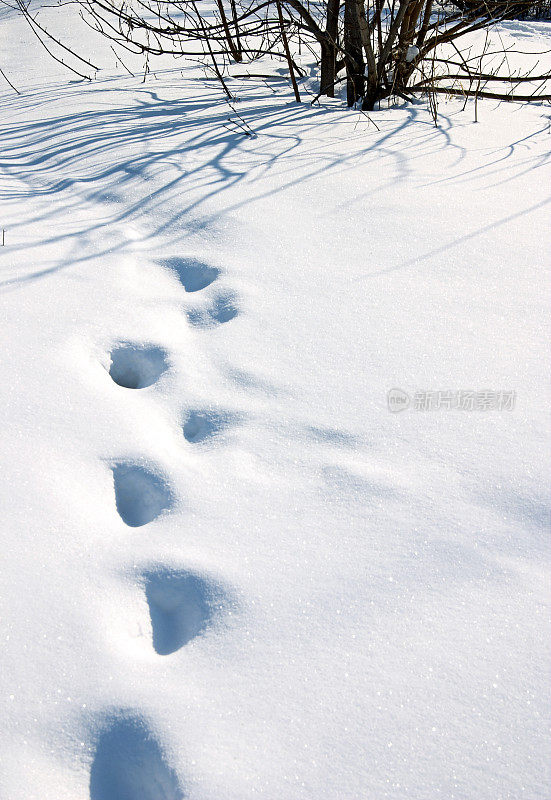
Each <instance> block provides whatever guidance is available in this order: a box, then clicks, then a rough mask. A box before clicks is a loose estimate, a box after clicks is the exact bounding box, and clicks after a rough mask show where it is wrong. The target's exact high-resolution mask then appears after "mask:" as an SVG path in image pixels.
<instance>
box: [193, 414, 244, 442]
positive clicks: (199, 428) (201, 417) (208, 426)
mask: <svg viewBox="0 0 551 800" xmlns="http://www.w3.org/2000/svg"><path fill="white" fill-rule="evenodd" d="M235 422H236V417H235V416H234V415H233V414H229V413H224V412H219V411H210V410H204V409H196V410H192V411H188V413H187V415H186V417H185V419H184V423H183V426H182V430H183V433H184V438H185V439H186V440H187V441H188V442H191V443H192V444H197V443H198V442H203V441H205V440H208V439H211V438H213V437H214V436H217V435H218V434H219V433H222V432H223V431H224V430H226V429H227V428H229V427H230V426H231V425H232V424H233V423H235Z"/></svg>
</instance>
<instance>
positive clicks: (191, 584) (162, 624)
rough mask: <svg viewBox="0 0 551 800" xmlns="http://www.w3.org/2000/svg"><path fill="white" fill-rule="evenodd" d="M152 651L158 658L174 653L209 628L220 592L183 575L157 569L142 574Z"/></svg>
mask: <svg viewBox="0 0 551 800" xmlns="http://www.w3.org/2000/svg"><path fill="white" fill-rule="evenodd" d="M143 577H144V580H145V595H146V598H147V603H148V605H149V614H150V617H151V628H152V631H153V648H154V649H155V652H156V653H158V654H159V655H161V656H167V655H170V654H171V653H174V652H176V650H179V649H180V648H181V647H183V646H184V645H185V644H187V643H188V642H189V641H191V639H193V638H194V637H195V636H197V635H198V634H199V633H200V632H201V631H202V630H203V629H204V628H205V627H206V626H207V624H208V622H209V620H210V618H211V616H212V613H213V608H214V605H215V604H217V605H219V604H220V600H221V598H222V596H223V595H222V592H221V590H220V589H219V588H218V587H217V586H216V585H215V584H213V583H211V582H208V581H206V580H204V579H203V578H201V577H200V576H198V575H195V574H193V573H191V572H186V571H176V570H172V569H168V568H163V567H160V568H159V569H157V570H150V571H148V572H146V573H144V576H143Z"/></svg>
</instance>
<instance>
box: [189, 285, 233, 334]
mask: <svg viewBox="0 0 551 800" xmlns="http://www.w3.org/2000/svg"><path fill="white" fill-rule="evenodd" d="M238 313H239V309H238V307H237V303H236V296H235V295H234V293H233V292H220V293H219V294H218V295H217V296H216V297H215V298H214V299H213V300H212V302H211V303H210V304H209V305H208V306H206V308H198V309H192V310H191V311H188V315H187V316H188V320H189V322H190V323H191V325H194V326H195V327H197V328H212V327H213V326H214V325H221V324H222V323H224V322H229V321H230V320H231V319H233V318H234V317H236V316H237V314H238Z"/></svg>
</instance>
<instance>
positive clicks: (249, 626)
mask: <svg viewBox="0 0 551 800" xmlns="http://www.w3.org/2000/svg"><path fill="white" fill-rule="evenodd" d="M518 25H519V26H520V30H521V32H520V33H519V32H518V31H516V29H515V28H514V27H512V28H511V33H510V35H511V36H514V35H517V33H518V36H519V37H521V41H522V44H523V46H524V48H525V49H526V50H536V49H538V48H539V47H541V46H542V43H544V38H543V37H544V36H545V35H546V34H545V30H544V29H543V27H542V26H541V25H540V26H537V25H536V26H532V27H530V26H529V25H528V24H526V23H522V25H520V23H519V24H518ZM68 31H69V27H68ZM70 32H71V34H74V31H73V29H72V28H71V30H70ZM74 35H76V34H74ZM83 36H85V37H89V36H90V33H89V32H86V31H85V32H84V33H83ZM83 41H86V43H87V44H88V39H85V40H83ZM0 42H1V44H0V67H1V68H2V69H3V70H4V72H5V73H6V75H7V76H8V77H9V78H10V80H11V81H12V82H13V84H14V85H15V86H16V87H17V88H18V89H19V90H20V91H21V95H16V94H15V93H14V92H13V91H12V90H11V89H10V87H9V86H8V85H7V84H6V83H5V82H1V83H0V103H1V115H0V142H1V155H0V227H1V228H3V229H4V230H5V245H4V246H3V247H1V246H0V267H1V272H0V286H1V295H0V299H1V314H2V317H1V319H2V336H3V339H2V358H1V367H0V370H1V371H0V398H1V399H0V407H1V408H2V413H3V426H2V448H1V473H2V568H1V625H2V634H1V635H2V656H1V661H2V669H1V673H0V687H1V691H0V697H1V704H2V705H1V708H2V717H1V718H2V726H1V732H0V749H1V751H2V770H1V775H0V797H1V798H2V800H180V798H184V797H185V798H190V800H248V798H255V797H264V798H267V800H383V798H392V800H438V799H439V798H442V800H505V799H507V800H519V799H520V798H526V800H548V798H549V797H550V796H551V775H550V763H549V759H548V755H549V716H550V715H549V710H550V702H549V701H550V697H549V694H550V692H549V689H550V687H551V681H550V677H551V676H550V669H549V667H550V664H551V653H550V643H551V637H550V636H549V594H550V592H549V588H550V587H549V544H548V534H549V511H548V508H549V493H548V486H547V481H548V476H549V469H550V466H551V464H550V461H551V459H550V453H549V450H550V448H549V440H550V436H549V404H550V391H549V379H548V363H549V355H550V353H549V346H548V338H549V322H548V318H549V314H548V310H549V296H548V268H549V264H550V260H551V259H550V257H549V225H550V222H551V213H550V205H549V202H550V199H551V159H550V146H551V125H550V123H551V116H550V111H549V107H548V106H547V107H546V106H543V105H541V106H534V107H531V108H527V107H521V106H518V105H514V104H511V105H509V104H501V105H500V104H496V103H493V102H485V101H484V102H482V101H481V102H479V104H478V120H479V121H478V123H476V124H475V123H474V122H473V119H474V109H473V107H472V105H467V107H466V108H465V110H462V105H463V104H462V103H461V102H450V103H446V102H441V103H440V107H439V126H438V127H437V128H436V127H435V126H434V124H433V122H432V119H431V117H430V114H429V113H428V111H427V110H426V108H425V106H424V105H422V104H421V105H412V106H407V107H406V106H404V107H402V108H399V107H395V108H389V109H383V110H380V111H378V112H375V113H374V114H372V115H371V120H370V119H367V118H366V117H364V116H363V115H361V114H358V113H356V112H348V111H346V110H344V109H343V108H342V107H341V105H340V104H339V102H338V101H333V102H328V103H326V104H325V105H324V106H323V107H320V106H314V107H312V106H311V105H310V104H309V103H308V102H305V103H304V104H303V105H302V106H298V105H296V104H294V103H293V102H292V96H291V94H290V91H289V87H288V85H287V83H286V82H285V81H270V82H269V85H268V83H267V82H263V81H261V80H260V79H252V78H251V79H248V80H247V79H235V80H232V81H231V86H232V90H233V91H234V92H235V94H236V95H237V97H238V98H239V100H238V101H237V102H236V103H235V104H234V107H233V109H232V108H230V107H229V106H228V104H227V103H226V102H225V101H224V99H223V96H222V93H221V91H220V87H219V86H218V85H217V84H216V83H215V82H213V81H211V80H206V79H205V78H204V75H203V72H202V71H201V70H199V69H198V68H196V67H193V66H190V65H186V64H183V63H178V64H177V68H176V67H175V66H174V64H173V62H170V64H169V65H166V64H165V65H163V66H162V68H159V70H158V72H156V74H152V75H150V76H148V78H147V80H146V81H145V83H141V78H136V79H133V78H131V77H130V76H129V75H128V74H127V73H125V72H124V70H122V69H121V68H120V65H116V64H115V56H114V55H113V54H112V53H110V51H109V50H108V48H105V46H104V45H102V44H101V43H95V42H94V43H90V45H89V46H90V49H91V51H92V50H93V48H97V49H96V52H95V53H93V55H94V56H95V57H98V58H100V59H103V62H102V63H103V65H104V69H103V71H102V72H100V73H98V76H97V80H96V81H95V82H92V83H90V84H89V83H85V82H76V81H75V79H74V78H73V77H71V76H70V75H68V74H67V73H66V72H63V71H62V70H61V67H60V66H59V65H57V64H55V63H54V62H53V61H50V60H49V59H48V57H47V55H46V54H43V55H42V54H41V53H40V50H39V46H38V45H37V43H36V42H33V40H32V37H31V35H30V34H29V32H28V31H27V29H26V28H25V27H24V25H23V24H22V23H21V22H19V21H17V20H16V19H15V18H14V17H13V16H11V15H10V14H9V13H8V12H7V10H4V11H3V12H2V15H1V16H0ZM102 47H103V48H104V49H103V50H102ZM542 49H543V48H542ZM0 81H1V76H0ZM238 114H239V117H238V116H237V115H238ZM244 124H245V125H246V126H247V129H248V130H250V132H251V133H252V135H250V136H246V135H244V133H243V130H242V128H243V125H244ZM392 389H395V390H399V391H397V392H394V394H393V395H392V396H393V397H394V396H395V397H398V398H399V399H400V398H402V399H404V400H405V401H406V402H407V398H406V395H407V397H408V398H409V406H408V407H407V408H406V409H404V410H403V411H401V412H400V413H392V412H391V411H389V409H388V404H387V395H388V392H389V391H390V390H392ZM484 392H487V393H488V394H484ZM428 393H431V394H428ZM448 393H451V394H448ZM458 393H460V394H458ZM512 393H514V394H512ZM457 403H460V404H461V405H462V406H463V407H462V408H454V407H453V406H454V405H456V404H457ZM404 404H406V403H404ZM428 404H431V405H432V408H430V409H427V408H426V406H427V405H428ZM488 405H490V406H496V407H490V408H486V407H487V406H488Z"/></svg>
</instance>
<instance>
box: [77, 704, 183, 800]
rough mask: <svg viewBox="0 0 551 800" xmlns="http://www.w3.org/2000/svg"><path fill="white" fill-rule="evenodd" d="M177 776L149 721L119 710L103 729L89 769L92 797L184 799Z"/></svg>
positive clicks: (94, 799) (107, 799)
mask: <svg viewBox="0 0 551 800" xmlns="http://www.w3.org/2000/svg"><path fill="white" fill-rule="evenodd" d="M185 797H186V795H185V793H184V791H183V789H182V787H181V785H180V782H179V780H178V776H177V775H176V773H175V771H174V770H173V769H172V767H171V766H170V765H169V763H168V761H167V759H166V756H165V754H164V753H163V751H162V748H161V747H160V745H159V743H158V741H157V739H156V738H155V736H154V734H153V732H152V731H151V729H150V727H149V725H148V724H147V722H146V721H145V720H144V719H143V718H141V717H139V716H135V715H133V714H128V713H120V714H118V715H116V716H114V717H112V718H111V719H110V720H109V723H108V724H107V725H106V726H105V729H104V730H103V731H102V732H101V734H100V737H99V741H98V745H97V748H96V752H95V756H94V760H93V763H92V769H91V772H90V800H184V798H185Z"/></svg>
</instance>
